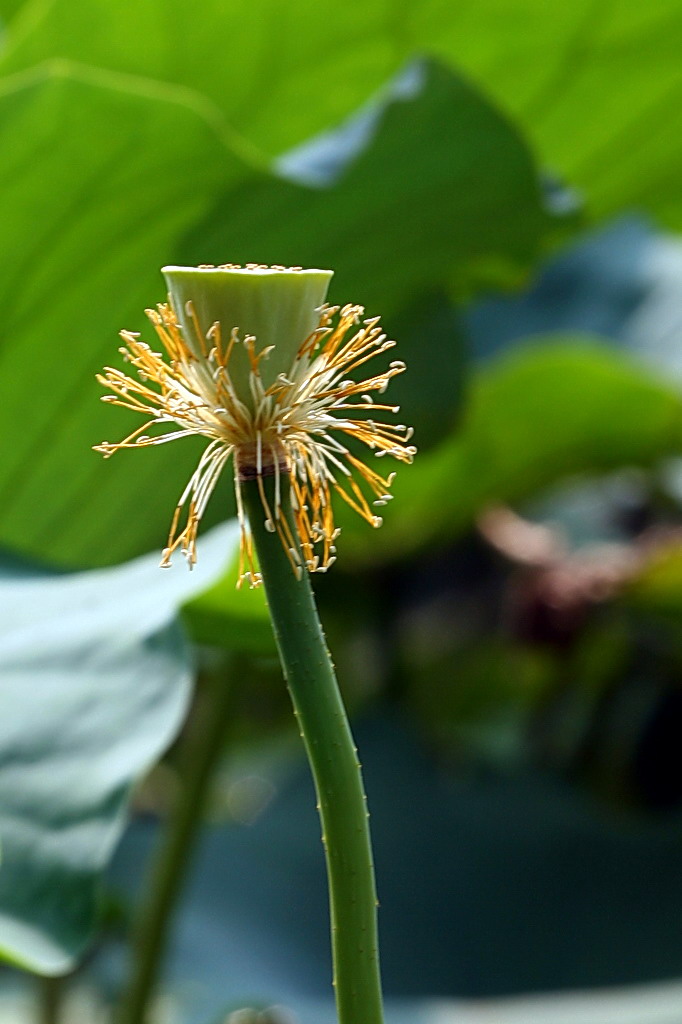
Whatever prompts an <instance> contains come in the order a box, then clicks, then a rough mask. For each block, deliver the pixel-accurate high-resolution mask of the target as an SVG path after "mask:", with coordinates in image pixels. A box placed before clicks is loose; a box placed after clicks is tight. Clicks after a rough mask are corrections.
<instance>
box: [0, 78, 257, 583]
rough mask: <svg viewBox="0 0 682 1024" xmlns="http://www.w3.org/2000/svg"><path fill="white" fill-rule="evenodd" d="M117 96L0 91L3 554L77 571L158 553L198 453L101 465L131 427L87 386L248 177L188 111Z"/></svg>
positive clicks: (92, 84)
mask: <svg viewBox="0 0 682 1024" xmlns="http://www.w3.org/2000/svg"><path fill="white" fill-rule="evenodd" d="M128 84H129V83H127V82H126V83H123V84H122V83H121V82H120V81H119V80H118V79H117V78H115V77H114V78H112V76H102V75H100V74H99V73H97V72H95V73H90V72H89V71H84V70H83V69H80V68H79V69H76V68H73V67H67V66H64V65H63V64H52V65H50V66H48V67H45V68H41V69H37V70H36V71H35V72H32V73H30V74H27V75H26V76H22V77H19V78H15V79H12V80H11V81H10V80H5V81H4V82H3V83H2V88H1V90H0V152H1V153H2V154H3V160H2V169H1V170H0V219H1V220H2V225H3V231H2V241H1V242H0V262H1V263H2V266H3V268H4V272H3V275H2V278H1V279H0V301H1V302H2V309H3V336H2V339H1V341H0V380H2V381H3V385H2V402H0V434H1V436H2V437H3V438H4V439H5V443H4V444H3V452H2V464H1V467H0V479H1V483H0V487H1V489H2V492H3V513H2V526H1V530H2V538H1V539H2V542H3V543H5V544H6V545H8V546H11V547H16V548H18V549H20V550H23V551H24V552H27V553H29V554H33V555H39V556H40V557H43V558H47V559H50V560H56V561H61V562H65V563H70V564H72V565H74V564H75V565H78V564H81V565H82V564H84V563H86V562H99V563H100V564H101V563H111V562H116V561H120V560H121V559H122V558H124V557H126V556H128V557H129V556H130V555H131V554H136V553H139V552H140V551H144V550H149V549H150V548H153V547H157V548H158V547H161V546H163V543H164V541H165V536H166V535H167V530H168V523H169V519H170V516H171V514H172V510H173V507H174V505H175V503H176V501H177V499H178V497H179V494H180V492H181V490H182V488H183V487H184V483H185V481H186V479H187V478H188V476H189V475H190V473H191V472H192V470H193V468H194V466H195V465H196V451H197V446H196V445H193V444H192V441H191V440H190V441H188V442H186V443H183V444H180V445H173V449H172V450H171V449H169V448H166V449H163V448H160V449H154V450H153V451H151V452H150V453H149V454H150V456H151V457H150V458H146V459H144V460H141V461H140V462H138V460H137V459H136V458H134V459H131V460H130V461H128V459H126V458H123V459H118V458H117V459H113V460H112V461H111V462H110V463H107V462H104V461H103V460H102V458H101V456H99V455H96V454H95V453H94V452H92V451H91V450H90V449H91V446H92V445H93V444H96V443H97V442H99V441H100V440H102V439H107V438H110V437H111V436H112V433H114V432H115V433H116V434H118V433H119V432H120V435H121V436H124V434H125V431H126V427H127V426H128V425H129V424H134V425H138V423H139V419H138V417H135V416H134V415H128V414H125V413H123V412H122V410H118V412H120V413H121V415H119V416H112V415H111V410H108V409H107V408H106V407H105V406H104V405H102V404H101V403H100V402H99V394H100V391H101V389H100V388H99V386H98V385H97V384H96V382H95V380H94V375H95V373H96V372H97V371H98V370H99V369H101V367H102V366H103V365H104V364H105V363H110V362H111V361H112V360H115V359H117V358H118V357H117V355H116V344H117V332H118V331H119V330H120V329H121V328H122V327H127V328H129V329H136V328H137V329H139V328H141V327H142V326H143V321H144V322H145V323H146V321H145V318H144V315H143V310H144V308H145V306H149V305H152V304H153V303H154V302H155V301H158V300H159V299H162V298H163V297H164V296H163V285H162V279H161V276H160V274H159V272H158V268H159V267H160V266H161V265H162V264H163V263H165V262H167V261H168V258H169V255H170V254H171V253H172V252H173V250H174V247H175V245H176V243H177V239H178V236H179V235H180V234H181V233H183V232H184V231H185V230H186V229H187V227H188V226H189V224H191V223H192V222H193V221H194V220H196V218H197V217H198V216H200V215H201V214H203V213H204V212H205V210H206V207H207V202H208V200H207V195H210V194H211V193H212V192H213V191H214V190H215V188H216V187H217V185H218V184H219V183H220V184H224V183H225V182H227V181H229V180H231V179H234V178H235V177H236V176H237V175H239V174H243V173H244V167H243V165H242V163H241V161H240V160H239V159H238V158H237V157H236V156H235V155H234V154H231V153H230V152H229V150H228V149H227V148H226V147H225V145H224V144H223V141H222V140H221V138H220V137H219V136H218V135H217V134H216V131H215V130H214V127H213V125H212V124H211V123H209V122H208V121H207V119H206V116H205V115H204V113H203V112H202V111H201V110H197V109H194V108H193V107H192V105H191V104H190V103H189V102H187V100H186V98H185V97H183V96H178V94H177V91H176V92H174V91H173V90H171V89H169V88H166V87H163V88H162V89H149V88H147V89H146V90H143V91H130V90H127V91H126V87H127V85H128ZM150 333H151V334H153V332H150ZM150 340H151V339H150ZM8 382H11V385H9V386H8ZM8 438H11V443H9V444H8V443H6V442H7V439H8ZM150 495H154V501H153V502H150V501H149V498H150ZM224 508H225V512H226V514H229V508H230V506H229V505H228V504H227V503H226V504H225V506H224Z"/></svg>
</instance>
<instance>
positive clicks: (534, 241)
mask: <svg viewBox="0 0 682 1024" xmlns="http://www.w3.org/2000/svg"><path fill="white" fill-rule="evenodd" d="M417 77H418V85H417V86H416V87H415V88H414V89H413V91H412V92H411V94H410V95H409V96H408V97H405V96H399V97H395V98H393V99H391V100H390V101H389V102H387V104H386V106H385V108H384V109H383V110H382V112H381V115H380V117H379V121H378V124H377V125H376V127H375V130H374V132H373V133H372V135H371V137H370V139H369V140H368V143H367V145H366V148H365V149H364V150H363V151H362V152H361V153H359V155H358V156H357V157H356V158H355V160H354V161H353V162H352V163H351V164H350V166H348V167H347V168H346V169H345V171H344V173H343V174H342V176H341V178H340V180H339V181H338V182H337V184H336V186H335V187H333V188H305V187H303V186H301V185H296V184H293V183H291V182H288V181H283V180H277V179H275V178H272V177H269V176H265V175H263V176H261V177H260V178H254V179H251V180H249V181H246V182H243V183H237V184H236V185H235V187H234V188H233V189H231V190H229V191H226V192H225V193H224V195H223V196H221V198H220V200H219V201H218V203H217V204H216V206H215V207H214V208H213V209H211V210H210V212H209V213H208V215H207V217H206V219H205V221H204V222H202V223H199V224H198V225H197V227H196V228H195V229H194V230H193V232H192V234H191V237H190V238H189V239H188V240H187V247H186V251H187V252H188V253H189V256H190V257H191V260H192V261H193V262H198V261H201V260H204V261H208V262H219V261H220V260H221V259H224V255H223V254H224V252H225V244H226V239H227V240H229V248H230V253H231V257H230V258H231V259H233V260H235V261H236V262H247V261H248V260H249V259H254V258H255V254H258V259H259V260H261V261H262V262H264V263H283V264H285V265H291V264H296V263H302V264H303V265H304V266H310V267H315V266H320V267H327V266H329V267H332V268H333V269H334V272H335V276H334V280H333V282H332V290H331V298H332V299H333V300H334V301H339V302H348V301H353V302H361V303H362V304H363V305H365V307H366V308H367V309H368V311H369V312H372V313H374V312H375V311H376V312H381V314H382V316H383V317H384V318H385V319H386V320H387V321H388V323H389V327H390V321H391V318H392V317H393V316H394V315H395V314H397V313H400V312H402V311H403V309H405V308H406V307H407V306H409V305H410V304H411V303H412V302H413V301H414V300H415V298H417V297H419V296H421V295H422V294H423V293H424V292H433V291H435V290H437V289H438V288H449V289H451V290H453V289H456V291H457V293H459V294H461V293H468V292H469V291H470V290H471V288H472V287H473V285H474V284H475V283H478V284H479V285H480V283H481V282H482V281H485V282H487V283H489V282H490V281H491V279H492V280H494V281H495V283H496V284H499V283H500V281H501V280H502V281H505V282H506V283H507V284H512V283H514V282H516V283H518V282H520V281H521V280H522V279H523V278H524V277H525V275H526V274H527V272H528V270H529V267H530V266H531V265H532V263H533V261H534V260H535V259H537V257H538V255H539V252H540V249H541V246H542V242H543V240H544V235H545V233H546V232H547V231H548V230H549V228H550V226H551V218H550V217H549V215H548V213H547V212H546V210H545V208H544V205H543V198H542V194H541V189H540V183H539V180H538V175H537V170H536V168H535V167H534V165H533V161H532V158H531V155H530V153H529V151H528V150H527V148H526V146H525V145H524V143H523V140H522V139H521V137H520V136H519V135H518V133H517V132H516V131H515V129H514V128H513V127H512V126H511V125H510V124H509V123H508V122H507V121H505V119H504V118H503V117H502V116H501V115H500V113H499V112H498V111H497V110H496V108H495V107H493V106H492V105H491V104H490V103H488V102H487V100H485V99H484V98H483V97H482V96H481V94H480V93H478V92H477V91H476V90H475V89H473V88H472V87H471V86H470V85H469V84H468V83H467V82H465V81H464V80H462V79H461V78H460V77H459V76H458V75H456V74H454V73H453V72H452V71H449V70H448V69H447V68H445V67H443V66H442V65H439V64H436V63H433V62H423V63H422V64H421V65H420V68H419V69H418V76H417ZM420 343H421V342H420ZM408 358H409V354H408Z"/></svg>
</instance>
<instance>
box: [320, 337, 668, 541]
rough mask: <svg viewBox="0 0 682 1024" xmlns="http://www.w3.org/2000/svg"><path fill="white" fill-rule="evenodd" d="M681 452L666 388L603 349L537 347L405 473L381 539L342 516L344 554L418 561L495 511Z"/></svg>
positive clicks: (508, 367) (475, 395)
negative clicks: (499, 505)
mask: <svg viewBox="0 0 682 1024" xmlns="http://www.w3.org/2000/svg"><path fill="white" fill-rule="evenodd" d="M681 442H682V397H681V396H680V394H679V392H678V391H677V390H675V389H674V388H672V387H671V386H669V384H668V383H667V382H664V381H663V380H660V379H658V378H657V377H655V376H653V375H651V374H650V373H649V371H647V370H644V369H642V368H641V367H640V366H639V365H638V364H636V363H635V362H634V361H631V360H629V359H627V358H625V357H623V356H621V355H620V354H618V353H617V352H615V351H613V350H612V349H610V348H607V347H606V346H604V345H600V344H598V343H597V342H596V341H595V342H593V343H590V342H589V341H588V340H587V339H585V338H583V339H581V338H579V337H572V338H571V337H568V336H557V337H554V338H549V337H545V338H538V339H535V340H534V341H533V342H532V343H526V344H525V345H523V346H521V348H520V349H516V350H515V351H514V352H513V353H510V354H508V355H507V356H505V357H504V358H501V359H499V360H497V361H495V362H494V363H491V364H489V365H488V366H487V367H484V368H483V369H481V370H479V372H478V373H477V374H476V376H475V377H474V378H473V381H472V384H471V392H470V395H469V398H468V401H467V404H466V408H465V410H464V413H463V415H462V422H461V425H460V428H459V430H458V432H457V434H456V435H455V436H453V438H452V439H451V440H449V441H446V442H444V443H443V444H441V445H439V446H438V447H437V448H435V449H434V450H433V451H431V452H428V453H425V454H424V455H423V456H422V457H421V458H420V457H417V459H416V460H415V462H414V464H413V465H412V466H409V467H401V468H400V469H399V472H398V475H397V478H396V481H395V484H394V487H393V494H394V497H395V500H394V501H393V502H391V504H390V506H389V507H388V508H387V509H386V512H385V515H384V525H383V527H382V529H381V530H379V531H377V532H376V533H374V532H372V533H370V532H369V531H367V530H366V529H365V528H364V524H360V525H358V524H357V523H356V521H355V518H352V517H351V516H350V515H345V514H344V515H343V524H344V533H343V534H342V536H341V537H340V538H339V542H338V546H339V554H340V556H341V557H343V554H344V551H347V552H348V554H349V555H350V554H351V553H357V554H358V555H360V554H361V555H362V556H363V557H385V556H388V555H389V554H390V555H398V554H400V553H407V552H409V551H414V550H416V549H417V548H419V547H421V546H423V545H425V544H427V543H429V542H430V541H433V540H434V539H436V538H439V539H444V538H452V537H454V536H457V535H458V534H460V533H461V532H462V531H463V530H465V529H466V528H467V527H469V526H470V525H471V523H472V522H473V520H474V519H475V517H476V515H477V514H478V513H479V512H481V511H482V510H483V509H484V508H485V507H486V506H487V505H489V504H491V503H495V502H516V501H521V500H523V499H527V498H530V497H532V496H534V495H535V494H536V493H537V492H538V491H539V490H541V489H542V488H544V487H548V486H549V485H550V484H553V483H555V482H556V481H558V480H560V479H562V478H563V477H566V476H569V475H572V474H579V473H589V472H598V471H601V470H608V469H613V468H617V467H620V466H624V465H650V464H651V463H653V462H655V461H656V460H657V459H660V458H662V457H664V456H666V455H670V454H673V453H676V452H678V451H679V447H680V443H681Z"/></svg>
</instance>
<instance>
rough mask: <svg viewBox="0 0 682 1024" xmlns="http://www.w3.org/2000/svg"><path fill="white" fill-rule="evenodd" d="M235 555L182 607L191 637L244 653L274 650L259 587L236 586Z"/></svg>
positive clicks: (236, 566)
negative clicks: (212, 581) (223, 569)
mask: <svg viewBox="0 0 682 1024" xmlns="http://www.w3.org/2000/svg"><path fill="white" fill-rule="evenodd" d="M237 570H238V559H235V561H233V562H232V564H231V565H229V566H228V568H227V571H226V572H225V573H224V574H223V575H222V576H221V577H220V579H219V580H217V581H216V582H215V583H214V584H213V586H212V587H209V588H208V590H204V591H202V592H201V593H200V594H198V595H197V596H196V597H193V598H192V600H191V601H189V602H188V603H187V604H186V605H185V606H184V608H183V610H182V611H183V618H184V620H185V622H186V624H187V626H188V628H189V630H190V633H191V636H192V639H193V640H196V641H197V643H201V644H212V645H215V646H217V647H226V648H227V649H228V650H230V651H235V652H239V653H244V654H275V638H274V636H273V632H272V626H271V624H270V613H269V612H268V606H267V602H266V600H265V590H264V589H263V587H254V588H250V587H249V586H248V584H247V583H245V584H244V585H243V586H242V587H240V588H239V589H237V586H236V583H237Z"/></svg>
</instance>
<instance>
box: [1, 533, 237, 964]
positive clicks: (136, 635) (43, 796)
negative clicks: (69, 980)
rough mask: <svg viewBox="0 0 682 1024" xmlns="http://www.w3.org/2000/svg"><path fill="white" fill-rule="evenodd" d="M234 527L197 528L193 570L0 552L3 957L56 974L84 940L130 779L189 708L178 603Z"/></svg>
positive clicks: (210, 575) (226, 546) (220, 552)
mask: <svg viewBox="0 0 682 1024" xmlns="http://www.w3.org/2000/svg"><path fill="white" fill-rule="evenodd" d="M237 538H238V531H237V530H236V529H235V526H234V524H229V525H227V526H225V527H221V528H220V529H219V530H217V531H215V532H214V534H213V535H212V536H211V537H210V538H206V539H205V540H204V541H203V544H202V548H201V549H200V551H201V554H202V558H201V564H200V565H199V566H198V567H197V569H196V571H195V572H194V573H189V572H188V571H187V570H186V569H185V567H184V566H182V567H181V566H177V567H176V568H175V569H172V570H170V572H162V571H161V570H160V569H159V568H158V559H157V558H156V557H154V556H147V557H145V558H141V559H138V560H137V561H135V562H131V563H129V564H127V565H123V566H119V567H117V568H114V569H105V570H99V571H93V572H86V573H65V574H55V573H53V572H50V571H42V570H40V569H37V568H35V567H33V566H24V565H21V564H20V563H18V562H17V561H16V560H13V561H3V562H1V563H0V605H1V606H2V609H3V615H2V622H1V623H0V675H1V676H2V688H1V689H0V717H1V718H2V722H3V742H2V747H1V748H0V769H1V770H0V843H1V844H2V863H1V864H0V935H1V938H0V955H3V956H5V957H6V958H8V959H10V960H12V961H14V962H16V963H19V964H21V965H22V966H24V967H28V968H30V969H32V970H34V971H38V972H40V973H45V974H59V973H62V972H64V971H67V970H69V969H71V968H72V967H73V966H74V965H75V963H76V962H77V960H78V958H79V957H80V956H81V954H82V953H83V951H84V949H85V947H86V945H87V943H88V942H89V941H90V940H91V939H92V936H93V930H94V927H95V922H96V917H97V911H98V902H99V887H98V883H99V879H100V875H101V873H102V871H103V870H104V869H105V868H106V867H107V864H108V861H109V859H110V857H111V855H112V853H113V850H114V848H115V846H116V843H117V842H118V839H119V838H120V836H121V833H122V831H123V829H124V826H125V805H126V801H127V797H128V793H129V790H130V787H131V784H132V783H133V782H134V781H135V780H136V779H137V778H138V777H139V776H140V775H141V774H142V773H143V772H144V771H145V769H147V768H148V767H149V766H150V765H151V764H153V763H154V761H155V760H156V759H157V757H158V756H159V754H160V753H161V752H162V751H163V750H164V749H165V748H166V747H167V746H168V744H169V743H170V741H171V740H172V739H173V737H174V735H175V733H176V732H177V730H178V728H179V726H180V724H181V722H182V720H183V717H184V715H185V712H186V708H187V702H188V698H189V693H190V685H191V680H192V675H193V667H192V661H191V657H190V653H189V650H188V647H187V644H186V642H185V638H184V634H183V632H182V630H181V629H180V628H179V626H178V623H177V620H176V618H175V616H176V612H177V609H178V607H179V605H180V604H181V603H182V602H183V601H184V600H186V599H187V598H189V597H191V596H192V595H193V594H195V593H197V592H198V591H201V590H202V589H203V588H205V587H206V586H209V585H210V584H211V583H212V582H213V581H214V580H215V578H216V575H218V574H219V573H220V572H221V571H222V569H223V567H224V565H225V562H226V560H227V559H228V558H230V557H232V555H233V552H234V546H235V544H236V543H237Z"/></svg>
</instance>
